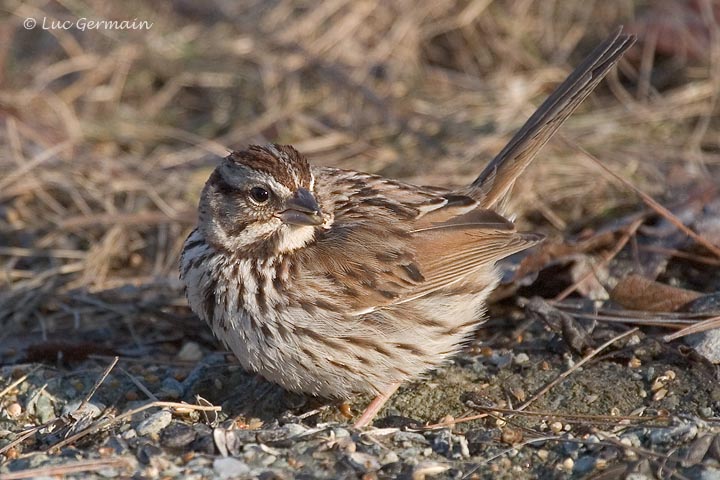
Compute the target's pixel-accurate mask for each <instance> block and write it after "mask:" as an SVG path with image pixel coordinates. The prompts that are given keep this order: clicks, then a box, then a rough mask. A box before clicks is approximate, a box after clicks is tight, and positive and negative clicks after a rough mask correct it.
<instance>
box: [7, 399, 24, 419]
mask: <svg viewBox="0 0 720 480" xmlns="http://www.w3.org/2000/svg"><path fill="white" fill-rule="evenodd" d="M21 413H22V406H21V405H20V404H19V403H17V402H15V403H11V404H10V405H8V407H7V414H8V415H9V416H10V418H15V417H18V416H20V414H21Z"/></svg>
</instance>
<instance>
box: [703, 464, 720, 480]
mask: <svg viewBox="0 0 720 480" xmlns="http://www.w3.org/2000/svg"><path fill="white" fill-rule="evenodd" d="M700 480H720V469H718V468H713V467H705V468H704V469H703V471H702V472H700Z"/></svg>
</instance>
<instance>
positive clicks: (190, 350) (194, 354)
mask: <svg viewBox="0 0 720 480" xmlns="http://www.w3.org/2000/svg"><path fill="white" fill-rule="evenodd" d="M202 357H203V353H202V350H201V349H200V345H198V344H197V343H196V342H185V344H183V346H182V347H181V348H180V351H179V352H178V354H177V359H178V360H181V361H183V362H198V361H200V359H201V358H202Z"/></svg>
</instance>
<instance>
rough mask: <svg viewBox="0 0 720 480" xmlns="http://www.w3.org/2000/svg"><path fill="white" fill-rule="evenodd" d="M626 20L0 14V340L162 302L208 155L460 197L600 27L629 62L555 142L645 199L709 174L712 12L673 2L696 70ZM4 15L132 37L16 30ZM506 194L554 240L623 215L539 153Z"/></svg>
mask: <svg viewBox="0 0 720 480" xmlns="http://www.w3.org/2000/svg"><path fill="white" fill-rule="evenodd" d="M640 4H641V2H633V1H630V0H618V1H613V2H598V3H597V4H596V5H595V7H594V8H590V7H588V3H587V2H581V1H579V0H576V1H566V2H552V1H549V2H539V1H535V2H533V1H529V0H515V1H511V0H507V1H495V2H493V1H490V0H474V1H453V0H441V1H437V0H433V1H409V0H400V1H397V2H382V1H379V0H364V1H359V2H356V1H350V0H331V1H328V2H324V3H322V4H320V5H316V2H304V1H288V0H281V1H275V2H263V1H243V2H237V3H234V2H230V1H224V0H217V1H215V2H212V3H210V5H209V6H201V4H200V3H192V2H189V1H183V0H177V1H175V2H168V3H164V4H162V5H161V6H160V4H158V6H157V7H156V8H153V9H151V8H150V7H149V5H152V3H146V2H130V3H107V2H100V1H93V0H91V1H77V0H63V1H61V2H51V1H43V0H37V1H17V0H9V1H7V2H5V3H4V4H3V7H0V8H4V9H5V10H4V11H2V10H0V18H3V21H2V22H0V74H1V75H2V76H1V77H0V143H1V144H2V146H1V147H0V151H1V152H2V154H0V172H2V176H0V266H1V269H0V322H2V325H3V327H4V330H3V332H4V333H3V334H2V335H11V334H13V333H16V332H18V331H20V329H22V330H25V331H27V330H30V331H33V332H39V331H42V332H44V333H48V332H50V333H52V332H53V331H55V330H62V329H63V328H69V327H72V328H74V329H82V325H87V324H95V325H96V324H98V322H100V323H102V322H107V323H108V324H113V322H115V321H117V320H118V319H124V318H127V317H128V316H135V317H137V313H138V311H142V309H143V308H145V307H147V309H148V310H152V311H155V310H158V311H159V310H161V309H163V308H168V307H172V306H177V305H182V304H183V301H182V298H181V292H180V289H179V286H178V283H177V280H176V277H177V275H176V270H177V267H176V265H177V257H178V253H179V251H180V246H181V244H182V242H183V240H184V238H185V236H186V234H187V232H188V231H189V229H190V228H191V224H192V221H193V219H194V213H193V209H194V206H195V202H196V199H197V196H198V193H199V190H200V188H201V186H202V183H203V182H204V179H205V177H206V176H207V174H208V172H209V169H210V168H211V167H212V166H213V165H214V162H215V161H216V159H217V157H218V156H222V155H224V154H225V153H226V151H227V149H230V148H241V147H243V146H245V145H247V144H248V143H258V142H260V143H263V142H268V141H276V142H286V143H292V144H294V145H295V146H296V147H297V148H298V149H299V150H301V151H303V152H304V153H306V154H307V155H308V156H309V157H310V158H311V160H312V161H313V162H315V163H319V164H326V165H336V166H341V167H347V168H355V169H360V170H365V171H372V172H381V173H383V174H386V175H391V176H396V177H402V178H405V179H409V180H413V181H417V182H421V183H442V184H460V183H463V182H466V181H468V180H470V179H471V178H473V177H474V175H475V174H477V172H479V170H480V168H481V165H482V163H483V162H484V161H486V160H488V159H489V158H491V157H492V156H493V155H494V154H495V153H496V152H497V151H498V150H499V149H500V148H501V147H502V146H503V144H504V142H505V141H506V140H507V139H509V137H510V135H511V134H512V132H513V131H514V130H515V129H516V128H518V127H519V126H520V124H521V123H522V122H523V121H524V119H525V118H526V117H527V116H528V115H529V114H530V113H531V112H532V110H533V106H534V105H537V104H539V102H540V101H541V100H542V98H543V96H544V95H546V94H547V93H548V92H549V90H550V89H551V88H552V86H553V85H554V84H555V83H556V82H558V81H560V80H562V78H563V77H564V75H565V74H566V73H567V72H568V71H569V69H570V68H571V66H572V65H574V64H576V63H577V62H578V60H579V58H581V56H582V54H583V53H585V52H587V51H588V50H589V48H590V47H591V46H592V45H593V44H594V43H595V42H596V41H598V40H599V39H600V38H602V37H603V36H604V34H605V33H606V32H608V31H609V30H611V29H612V28H614V27H615V26H616V25H618V24H625V25H627V26H629V27H630V28H632V29H634V30H635V31H636V32H637V33H638V34H639V35H640V38H641V42H640V44H639V46H638V47H636V50H635V52H634V54H633V55H631V56H629V58H628V60H627V61H625V62H624V63H623V64H622V65H621V69H620V70H621V74H620V75H619V76H615V77H614V78H611V79H610V82H609V83H608V85H609V87H610V88H607V87H605V88H602V89H601V91H600V94H599V95H596V96H595V97H594V98H593V99H591V101H588V102H587V104H586V105H585V106H584V107H582V108H581V111H580V112H578V113H577V114H576V115H575V116H574V117H573V118H572V119H571V120H570V121H569V123H568V125H567V126H566V127H564V128H563V130H562V135H563V136H564V137H566V138H568V139H572V140H573V142H576V143H578V144H580V145H582V146H583V147H584V148H585V149H587V150H588V151H590V152H592V153H593V154H594V155H596V156H598V157H599V158H600V159H602V160H603V161H605V162H607V164H608V165H609V166H610V167H611V168H612V169H613V170H614V171H615V172H617V173H619V174H621V175H623V176H624V177H626V178H632V179H633V181H634V182H635V183H636V185H639V186H641V187H642V188H644V189H645V190H646V191H649V192H651V193H653V194H656V195H659V194H662V193H663V192H664V190H665V189H666V187H667V188H669V187H673V186H677V185H682V184H686V183H690V182H692V181H693V178H696V177H697V178H700V177H707V172H708V171H710V172H717V169H716V167H717V165H718V163H720V155H719V154H718V151H719V150H720V138H719V135H718V128H719V126H720V125H719V123H720V122H718V119H717V113H718V110H717V98H718V94H719V93H720V43H719V39H720V33H719V29H718V26H717V24H716V23H714V22H713V21H712V15H711V14H710V13H708V12H710V11H711V10H712V8H717V5H713V4H711V3H710V2H709V1H707V2H703V1H698V2H688V5H687V6H686V8H687V10H688V12H690V13H692V14H694V15H695V16H696V17H697V19H698V22H699V25H700V26H699V27H698V26H697V25H693V26H685V25H679V27H678V28H680V29H682V28H686V27H687V28H686V30H687V32H688V33H687V34H688V38H691V39H695V40H697V41H703V40H704V41H705V44H703V45H705V47H706V48H704V49H700V51H701V52H702V54H697V52H695V53H694V54H693V53H692V52H690V53H687V52H685V53H683V52H681V51H679V50H675V51H671V52H670V54H668V53H667V52H665V53H664V56H659V55H655V47H656V46H658V48H659V46H660V43H658V41H657V40H658V36H657V35H655V33H654V32H656V30H653V28H654V26H655V24H654V23H653V21H654V20H653V18H654V17H653V16H652V14H653V12H652V11H650V12H649V13H648V12H647V11H645V10H641V9H640ZM646 8H647V7H646ZM660 11H661V9H660ZM129 12H132V13H129ZM655 13H657V12H655ZM661 13H662V12H661ZM26 17H34V18H36V19H38V21H40V19H42V18H43V17H45V18H47V20H48V21H50V20H51V19H57V20H71V21H74V20H77V19H78V18H80V17H87V18H95V19H99V18H105V19H117V20H124V19H130V20H131V19H133V18H136V19H138V20H148V21H150V22H153V26H152V28H150V29H147V30H138V31H132V30H128V31H119V30H114V31H108V30H92V31H84V32H82V31H78V30H77V29H70V30H67V31H66V30H60V29H56V30H43V29H41V28H40V27H37V28H35V29H34V30H25V29H24V28H23V26H22V22H23V20H24V19H25V18H26ZM698 29H699V30H700V31H701V33H700V34H697V35H695V33H696V31H697V30H698ZM693 35H695V36H693ZM698 39H700V40H698ZM678 49H679V47H678ZM688 51H689V50H688ZM669 178H671V179H672V181H668V179H669ZM522 185H523V186H522V188H521V189H519V192H521V193H519V194H518V195H517V196H516V201H517V204H518V209H519V210H521V211H522V210H527V205H532V206H533V211H537V212H539V213H540V215H541V217H544V218H545V219H546V220H547V222H548V223H549V224H552V225H554V226H555V227H558V228H563V227H564V226H565V225H567V224H570V223H572V222H575V221H577V220H578V219H581V218H584V217H587V216H592V215H597V214H599V213H601V212H602V211H604V210H605V209H608V208H610V207H611V206H613V205H617V204H620V203H628V202H636V201H637V200H636V199H634V198H633V197H629V196H625V197H623V195H628V194H627V193H622V191H621V189H620V188H618V187H617V185H615V184H614V183H613V180H612V179H611V178H610V177H608V176H606V175H605V174H604V173H603V172H602V171H600V170H599V169H598V168H597V167H596V166H594V165H592V164H591V163H590V162H588V161H587V159H585V158H583V157H582V156H581V155H579V154H578V153H577V152H576V151H574V150H573V149H571V148H568V147H567V146H566V145H565V144H564V143H563V142H560V141H555V142H552V143H551V144H550V145H548V147H547V148H546V149H545V151H544V153H543V154H541V159H540V161H539V162H538V163H537V164H536V165H535V166H533V168H531V171H530V172H529V173H528V175H526V177H525V181H524V182H523V184H522ZM126 285H133V286H134V287H133V288H128V287H124V288H122V289H121V288H120V287H123V286H126Z"/></svg>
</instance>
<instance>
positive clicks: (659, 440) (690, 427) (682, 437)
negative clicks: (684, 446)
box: [649, 422, 698, 445]
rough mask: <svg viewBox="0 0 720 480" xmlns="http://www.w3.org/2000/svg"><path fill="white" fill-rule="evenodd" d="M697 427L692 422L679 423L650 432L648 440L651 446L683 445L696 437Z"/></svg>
mask: <svg viewBox="0 0 720 480" xmlns="http://www.w3.org/2000/svg"><path fill="white" fill-rule="evenodd" d="M697 433H698V427H697V425H696V424H695V423H692V422H680V423H678V424H677V425H673V426H671V427H668V428H656V429H653V430H652V431H651V432H650V435H649V439H650V443H651V444H652V445H669V444H671V443H685V442H687V441H689V440H692V439H693V438H695V437H696V436H697Z"/></svg>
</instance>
